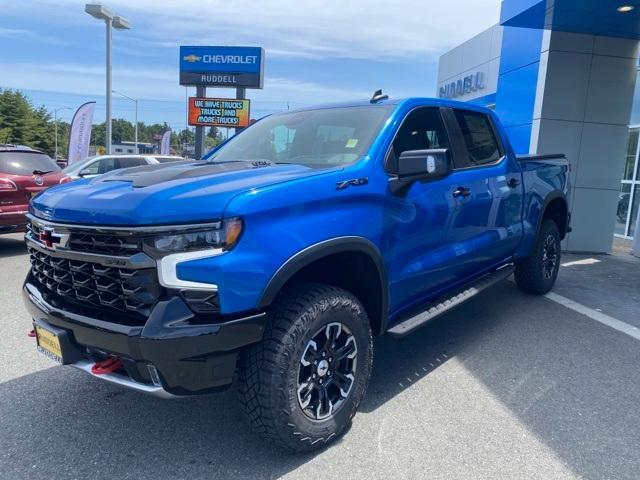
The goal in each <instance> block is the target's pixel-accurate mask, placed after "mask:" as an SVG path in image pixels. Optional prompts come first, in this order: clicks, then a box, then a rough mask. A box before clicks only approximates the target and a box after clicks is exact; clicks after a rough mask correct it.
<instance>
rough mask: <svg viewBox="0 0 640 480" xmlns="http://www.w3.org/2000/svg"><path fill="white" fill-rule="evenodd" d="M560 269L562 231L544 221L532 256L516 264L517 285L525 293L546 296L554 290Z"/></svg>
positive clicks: (551, 222)
mask: <svg viewBox="0 0 640 480" xmlns="http://www.w3.org/2000/svg"><path fill="white" fill-rule="evenodd" d="M559 268H560V231H559V230H558V225H557V224H556V222H554V221H553V220H551V219H546V220H543V222H542V226H541V227H540V231H539V232H538V237H537V238H536V242H535V244H534V246H533V251H532V252H531V256H530V257H528V258H525V259H522V260H518V261H517V262H516V271H515V278H516V284H517V285H518V287H519V288H520V290H522V291H523V292H525V293H531V294H536V295H544V294H545V293H547V292H548V291H550V290H551V289H552V288H553V285H554V284H555V283H556V279H557V278H558V270H559Z"/></svg>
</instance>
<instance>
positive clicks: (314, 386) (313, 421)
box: [238, 284, 373, 452]
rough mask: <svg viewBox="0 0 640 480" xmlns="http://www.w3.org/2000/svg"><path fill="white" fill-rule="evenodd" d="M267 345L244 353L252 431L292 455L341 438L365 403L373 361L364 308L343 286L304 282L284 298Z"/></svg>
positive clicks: (244, 397)
mask: <svg viewBox="0 0 640 480" xmlns="http://www.w3.org/2000/svg"><path fill="white" fill-rule="evenodd" d="M269 317H270V318H269V322H268V324H267V327H266V330H265V334H264V339H263V341H262V342H260V343H258V344H256V345H254V346H252V347H251V348H250V349H249V350H248V351H246V352H244V353H243V355H242V357H241V359H240V363H239V369H238V394H239V401H240V404H241V405H242V407H243V410H244V411H245V413H246V415H247V417H248V418H249V421H250V422H251V424H252V426H253V428H254V429H255V430H257V431H258V432H260V433H261V434H262V435H263V436H264V437H265V438H266V439H267V440H268V441H270V442H273V443H276V444H278V445H279V446H281V447H284V448H287V449H289V450H293V451H298V452H301V451H311V450H316V449H318V448H322V447H324V446H325V445H327V444H329V443H330V442H332V441H334V440H336V439H337V438H339V437H340V436H341V435H343V434H344V433H345V432H346V431H347V429H348V427H349V426H350V424H351V419H352V418H353V416H354V415H355V413H356V410H357V408H358V405H359V404H360V402H361V400H362V398H363V397H364V394H365V391H366V388H367V385H368V382H369V377H370V374H371V366H372V359H373V344H372V334H371V326H370V324H369V319H368V317H367V314H366V312H365V310H364V307H363V306H362V304H361V303H360V302H359V301H358V299H357V298H356V297H355V296H353V295H352V294H351V293H349V292H347V291H346V290H343V289H341V288H336V287H332V286H328V285H319V284H303V285H301V286H299V287H297V288H294V289H291V290H288V291H286V292H284V293H283V294H281V295H280V296H279V297H278V299H277V300H276V302H275V304H274V306H273V308H272V310H271V311H270V313H269Z"/></svg>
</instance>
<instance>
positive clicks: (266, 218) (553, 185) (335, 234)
mask: <svg viewBox="0 0 640 480" xmlns="http://www.w3.org/2000/svg"><path fill="white" fill-rule="evenodd" d="M385 103H387V104H389V105H391V106H392V108H390V110H389V113H388V114H387V115H388V118H387V120H386V122H384V125H383V126H382V127H381V128H380V130H379V131H378V133H377V135H376V137H375V139H374V141H373V142H372V143H371V146H370V147H369V149H368V150H367V151H366V154H364V155H363V156H362V158H360V159H359V160H358V161H356V162H354V163H353V164H350V165H347V166H343V167H332V168H327V169H310V168H307V167H304V166H299V165H271V166H267V167H263V168H257V169H241V170H235V171H230V172H224V173H220V172H218V173H215V174H213V173H211V174H203V175H199V176H194V177H190V178H180V179H178V180H170V181H165V182H162V183H158V184H155V185H150V186H145V187H134V186H133V184H132V182H131V181H125V180H117V178H115V177H111V178H109V179H108V181H100V180H99V179H100V177H97V178H96V179H94V180H91V181H79V182H74V183H70V184H65V185H60V186H58V187H55V188H52V189H50V190H47V191H45V192H43V193H42V194H40V195H39V196H37V197H36V198H34V200H33V201H32V205H31V211H32V213H34V214H35V215H36V216H39V217H42V218H46V219H49V220H53V221H57V222H61V223H78V224H89V225H119V226H130V225H136V226H137V225H151V224H172V223H183V224H184V223H189V222H206V221H211V220H223V221H224V219H226V218H230V217H241V218H242V220H243V222H244V231H243V233H242V237H241V239H240V241H239V242H238V244H237V245H236V247H235V248H234V249H233V250H231V251H229V252H226V253H223V254H221V255H219V256H213V257H208V258H203V259H199V260H192V261H185V262H183V263H179V264H178V267H177V276H178V278H180V279H183V280H190V281H197V282H207V283H213V284H216V285H218V287H219V295H220V306H221V311H222V313H224V314H232V313H239V312H246V311H251V310H254V309H256V308H257V306H258V305H259V304H260V299H261V297H262V295H263V293H264V291H265V288H266V286H267V285H268V283H269V281H270V280H271V279H272V278H273V277H274V275H275V274H276V272H277V271H278V269H279V268H280V267H281V266H282V265H283V264H284V263H285V262H286V261H287V260H289V259H291V258H292V257H293V256H294V255H296V254H297V253H299V252H301V251H303V250H305V249H307V248H310V247H312V246H314V245H317V244H318V243H320V242H322V241H324V240H328V239H335V238H339V237H360V238H363V239H366V240H368V241H369V242H371V243H372V244H373V245H375V247H377V249H378V251H379V252H380V253H379V254H380V260H381V262H382V264H383V265H384V269H385V271H386V274H387V280H388V284H387V288H388V294H389V295H388V296H389V299H390V302H389V309H388V312H385V313H386V315H385V316H386V317H387V318H388V319H389V321H390V322H393V320H394V319H395V318H397V317H398V315H400V314H402V313H403V312H405V311H406V310H408V309H410V308H412V307H414V306H415V305H418V304H420V303H422V302H424V301H426V300H428V299H430V298H433V297H435V296H437V295H439V294H441V293H442V292H443V291H445V290H448V289H451V288H452V287H454V286H456V285H459V284H461V283H464V282H465V281H468V280H469V279H472V278H475V277H477V276H479V275H482V274H484V273H486V272H488V271H490V270H491V269H492V268H495V267H496V266H498V265H501V264H504V263H506V262H508V261H511V260H512V259H513V258H514V257H517V256H523V255H526V254H527V253H528V252H529V249H530V245H531V242H532V239H533V236H534V233H535V228H533V227H532V226H533V225H536V223H537V219H538V215H539V214H540V211H541V206H540V205H541V203H540V202H543V201H544V200H545V198H546V196H547V195H548V194H549V193H550V192H552V191H554V190H555V191H560V192H561V193H564V192H565V191H566V181H567V176H566V166H565V167H558V168H554V169H552V170H550V169H547V168H543V165H542V166H541V167H540V168H539V169H538V170H536V171H534V172H533V173H531V174H527V175H526V176H525V177H523V174H522V171H521V166H520V163H519V162H518V161H517V160H516V158H515V155H514V151H513V149H512V148H511V146H510V144H509V141H508V139H507V135H506V132H505V130H504V128H502V126H501V125H500V122H499V121H498V120H497V117H496V116H495V114H494V113H493V112H492V111H490V110H487V109H484V108H481V107H477V106H474V105H469V104H464V103H460V102H454V101H448V100H439V99H427V98H412V99H407V100H400V101H395V102H393V101H387V102H385ZM357 105H369V104H368V103H367V102H365V103H362V102H361V103H355V104H349V106H357ZM343 106H347V105H343ZM418 107H445V108H455V107H460V108H465V109H467V110H474V111H478V112H483V113H487V114H488V115H489V116H491V118H493V121H494V123H495V124H496V128H497V133H498V135H499V137H500V139H501V143H502V144H503V145H504V150H505V151H504V153H505V155H504V157H503V158H502V160H501V161H500V162H499V163H497V164H495V165H491V166H486V167H478V168H470V169H461V170H454V171H453V172H452V173H450V174H449V175H448V176H447V177H445V178H443V179H440V180H435V181H424V182H415V183H413V184H412V185H411V187H410V188H409V190H408V191H407V192H405V193H403V194H394V193H392V192H391V190H390V187H389V180H390V175H389V174H388V173H387V172H386V171H385V169H384V159H385V157H386V155H387V152H388V150H389V146H390V144H391V142H392V141H393V139H394V137H395V134H396V132H397V131H398V129H399V127H400V125H401V123H402V120H403V119H404V118H405V117H406V116H407V115H408V114H409V112H411V111H412V110H413V109H415V108H418ZM325 108H340V105H334V106H330V107H325ZM251 128H252V127H249V129H251ZM240 135H242V134H240ZM231 141H233V140H231ZM171 168H175V169H183V168H185V166H184V164H183V165H176V166H175V167H171ZM361 178H367V180H368V183H366V184H363V185H360V186H357V187H349V188H345V189H341V190H338V189H336V184H337V183H339V182H343V181H348V180H350V179H361ZM511 179H516V180H519V181H520V184H519V186H517V187H509V186H508V182H509V180H511ZM460 186H465V187H467V188H468V189H469V191H470V195H469V196H468V197H466V198H458V197H456V196H454V195H453V192H454V190H456V189H457V188H458V187H460ZM523 211H524V212H525V215H526V216H525V218H523ZM523 245H528V246H527V247H523Z"/></svg>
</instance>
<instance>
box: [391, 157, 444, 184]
mask: <svg viewBox="0 0 640 480" xmlns="http://www.w3.org/2000/svg"><path fill="white" fill-rule="evenodd" d="M450 172H451V162H450V161H449V152H448V150H447V149H446V148H433V149H428V150H407V151H404V152H402V153H401V154H400V157H399V158H398V173H397V176H396V177H394V178H392V179H391V183H390V186H391V191H392V192H393V193H404V192H406V190H408V188H409V187H410V186H411V185H413V183H415V182H417V181H426V180H439V179H441V178H444V177H446V176H447V175H449V173H450Z"/></svg>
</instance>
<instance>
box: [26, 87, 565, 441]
mask: <svg viewBox="0 0 640 480" xmlns="http://www.w3.org/2000/svg"><path fill="white" fill-rule="evenodd" d="M568 192H569V165H568V163H567V161H566V159H565V158H564V157H563V156H561V155H558V156H554V155H547V156H535V155H534V156H523V157H517V156H516V155H515V154H514V151H513V149H512V147H511V144H510V143H509V138H508V137H507V134H506V132H505V129H504V128H503V127H502V125H501V124H500V122H499V120H498V118H497V117H496V115H495V114H494V113H493V112H492V111H491V110H487V109H485V108H481V107H478V106H474V105H470V104H464V103H459V102H454V101H448V100H443V99H423V98H411V99H407V100H399V101H390V100H388V99H385V97H383V96H380V95H378V96H375V97H374V98H373V99H372V100H371V101H370V102H356V103H350V104H343V105H337V106H336V105H332V106H328V107H314V108H309V109H305V110H301V111H295V112H293V111H292V112H285V113H281V114H277V115H272V116H270V117H267V118H263V119H262V120H260V121H259V122H256V123H255V124H254V125H252V126H250V127H249V128H247V129H246V130H244V131H243V132H242V133H240V134H238V135H236V136H234V137H233V138H232V139H230V140H229V141H228V142H227V143H225V144H224V145H222V146H221V147H220V148H218V149H216V150H214V151H213V152H212V153H211V154H210V155H209V156H208V157H207V158H205V161H199V162H193V163H188V162H187V163H175V164H167V165H163V166H159V167H158V166H155V167H138V168H135V169H128V170H120V171H117V172H111V173H109V174H106V175H103V176H101V177H98V178H95V179H93V180H90V181H89V182H83V183H82V184H77V183H72V184H68V185H61V186H58V187H55V188H52V189H49V190H47V191H46V192H44V193H43V194H41V195H39V196H38V197H37V198H35V199H34V200H33V202H32V206H31V211H30V217H29V218H30V220H31V225H30V231H29V233H28V234H27V236H26V241H27V245H28V248H29V252H30V255H31V262H32V267H31V271H30V272H29V274H28V276H27V279H26V282H25V285H24V297H25V302H26V305H27V308H28V311H29V315H30V317H31V318H32V319H33V322H34V325H35V329H36V331H37V335H38V348H39V349H40V351H42V352H43V353H45V354H46V355H48V356H50V357H51V358H53V359H54V360H55V361H57V362H59V363H61V364H64V365H72V366H74V367H76V368H79V369H81V370H84V371H85V372H87V373H89V374H91V375H93V376H94V377H96V378H100V379H102V380H105V381H108V382H112V383H116V384H119V385H122V386H125V387H129V388H132V389H135V390H138V391H141V392H146V393H151V394H155V395H158V396H163V397H168V396H176V395H192V394H197V393H205V392H210V391H213V390H217V389H220V388H224V387H227V386H228V385H230V384H231V383H232V379H233V378H234V377H235V378H237V381H238V382H237V383H238V391H239V404H240V405H241V406H242V407H243V408H244V409H245V411H246V413H247V415H248V417H249V419H250V420H251V423H252V424H253V425H254V426H255V427H256V429H257V430H258V431H260V432H262V433H263V434H264V435H265V437H266V438H267V439H269V441H271V442H273V443H275V444H278V445H281V446H284V447H287V448H290V449H293V450H312V449H315V448H319V447H321V446H323V445H326V444H328V443H329V442H331V441H333V440H335V439H336V438H338V437H340V436H341V435H342V434H343V433H344V432H345V431H346V428H347V427H348V425H349V423H350V421H351V418H352V417H353V416H354V415H355V413H356V410H357V408H358V405H359V404H360V402H361V400H362V398H363V396H364V394H365V391H366V389H367V384H368V381H369V376H370V373H371V366H372V361H373V355H374V353H373V348H372V338H373V336H375V335H382V334H385V333H386V334H388V335H390V336H393V337H401V336H403V335H406V334H408V333H410V332H412V331H414V330H416V329H417V328H419V327H421V326H423V325H425V324H426V323H428V322H429V321H431V320H433V319H434V318H437V317H439V316H441V315H442V314H444V313H446V312H448V311H450V310H451V309H452V308H454V307H455V306H457V305H459V304H461V303H462V302H464V301H466V300H468V299H470V298H472V297H473V296H474V295H477V294H478V293H479V292H482V291H484V290H487V288H489V287H490V286H492V285H494V284H496V283H497V282H498V281H501V280H504V279H505V278H506V277H508V276H510V275H511V274H513V273H515V280H516V283H517V285H518V286H519V287H520V289H521V290H523V291H525V292H527V293H532V294H538V295H541V294H544V293H546V292H548V291H549V290H550V289H551V288H552V287H553V285H554V282H555V280H556V276H557V274H558V268H559V265H560V242H561V240H562V239H563V238H564V237H565V235H566V233H567V232H568V231H569V218H570V217H569V212H568V207H567V195H568ZM495 308H496V309H499V308H500V305H495ZM236 375H237V376H236Z"/></svg>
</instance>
